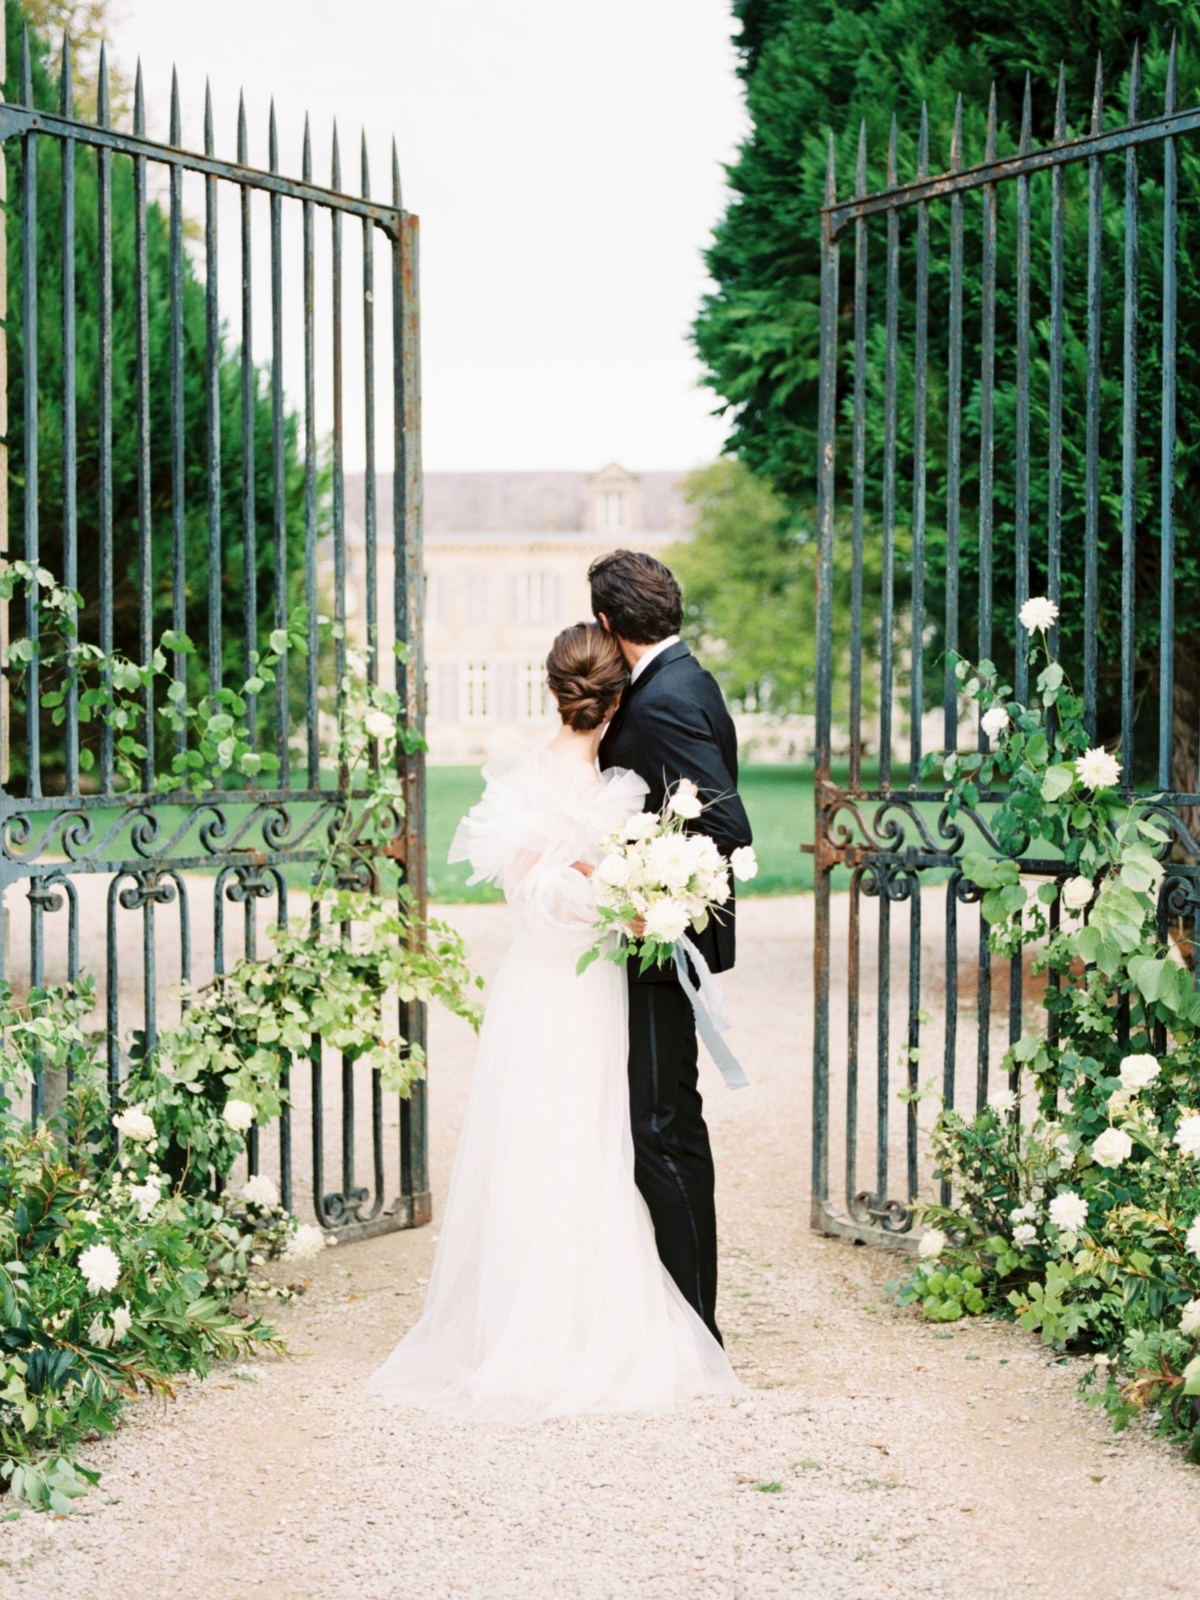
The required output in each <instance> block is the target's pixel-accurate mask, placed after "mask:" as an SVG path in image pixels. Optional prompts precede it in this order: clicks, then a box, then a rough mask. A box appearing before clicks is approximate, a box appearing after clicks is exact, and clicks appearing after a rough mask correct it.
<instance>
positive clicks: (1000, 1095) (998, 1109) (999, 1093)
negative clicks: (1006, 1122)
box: [988, 1089, 1017, 1117]
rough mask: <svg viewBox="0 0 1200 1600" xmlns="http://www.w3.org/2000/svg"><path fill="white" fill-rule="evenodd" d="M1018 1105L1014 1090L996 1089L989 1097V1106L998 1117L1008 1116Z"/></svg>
mask: <svg viewBox="0 0 1200 1600" xmlns="http://www.w3.org/2000/svg"><path fill="white" fill-rule="evenodd" d="M1016 1103H1017V1096H1016V1094H1015V1092H1014V1091H1013V1090H1012V1089H994V1090H993V1091H992V1093H991V1094H990V1095H988V1105H989V1106H991V1108H992V1110H993V1111H994V1112H995V1113H996V1115H997V1116H998V1117H1003V1116H1006V1115H1007V1114H1008V1112H1010V1111H1011V1110H1012V1108H1013V1107H1014V1106H1015V1105H1016Z"/></svg>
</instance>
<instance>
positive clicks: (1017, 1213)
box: [1008, 1200, 1037, 1222]
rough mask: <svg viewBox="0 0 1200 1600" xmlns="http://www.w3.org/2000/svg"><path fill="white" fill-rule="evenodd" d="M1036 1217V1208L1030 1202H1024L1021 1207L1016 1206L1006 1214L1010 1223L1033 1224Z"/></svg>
mask: <svg viewBox="0 0 1200 1600" xmlns="http://www.w3.org/2000/svg"><path fill="white" fill-rule="evenodd" d="M1036 1217H1037V1206H1035V1205H1034V1203H1033V1201H1032V1200H1028V1201H1026V1203H1025V1204H1024V1205H1023V1206H1017V1207H1016V1208H1015V1209H1014V1210H1012V1211H1010V1212H1009V1214H1008V1220H1009V1221H1010V1222H1033V1221H1034V1220H1035V1219H1036Z"/></svg>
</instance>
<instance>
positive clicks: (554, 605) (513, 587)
mask: <svg viewBox="0 0 1200 1600" xmlns="http://www.w3.org/2000/svg"><path fill="white" fill-rule="evenodd" d="M508 609H509V617H510V619H511V620H512V621H513V622H514V623H516V624H517V625H518V626H521V627H524V626H535V627H538V626H545V625H547V624H552V623H555V622H558V621H559V619H560V617H561V616H562V578H561V577H560V576H559V574H558V573H557V572H518V573H516V574H515V576H514V577H512V578H511V579H510V580H509V606H508Z"/></svg>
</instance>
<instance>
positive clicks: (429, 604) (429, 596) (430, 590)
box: [425, 572, 450, 627]
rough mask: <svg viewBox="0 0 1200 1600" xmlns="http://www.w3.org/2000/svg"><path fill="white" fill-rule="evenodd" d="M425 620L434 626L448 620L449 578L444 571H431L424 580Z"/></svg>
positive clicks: (442, 624)
mask: <svg viewBox="0 0 1200 1600" xmlns="http://www.w3.org/2000/svg"><path fill="white" fill-rule="evenodd" d="M425 620H426V621H427V622H429V623H432V624H433V625H434V626H436V627H444V626H445V624H446V623H447V622H449V620H450V578H449V575H448V574H447V573H445V572H431V573H430V574H429V577H428V579H427V580H426V585H425Z"/></svg>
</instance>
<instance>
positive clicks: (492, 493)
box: [346, 472, 691, 542]
mask: <svg viewBox="0 0 1200 1600" xmlns="http://www.w3.org/2000/svg"><path fill="white" fill-rule="evenodd" d="M596 476H597V474H596V473H594V472H427V473H426V474H425V535H426V537H427V538H432V539H437V538H440V537H446V536H451V537H453V536H454V535H463V534H473V535H482V536H484V537H489V536H497V535H499V536H503V535H510V536H512V535H526V536H528V535H544V534H548V533H550V534H556V533H557V534H563V533H567V534H569V533H587V532H595V531H597V530H595V529H593V528H591V527H590V525H589V521H588V505H589V496H588V489H589V485H590V483H591V482H592V480H593V479H594V478H595V477H596ZM685 476H686V474H685V473H683V472H638V473H630V474H628V478H629V479H630V480H631V486H632V487H634V488H636V489H637V490H638V491H639V496H640V499H641V505H642V511H643V515H642V517H641V518H640V524H641V525H640V527H630V528H628V529H625V530H623V532H624V533H625V534H626V535H632V534H635V533H638V532H643V533H668V532H670V533H682V532H684V531H685V530H686V529H687V528H688V526H689V525H690V522H691V508H690V507H689V506H688V504H687V502H686V501H685V500H684V498H683V493H682V490H681V487H680V486H681V484H682V482H683V479H684V477H685ZM605 477H606V478H607V473H606V474H605ZM364 496H365V479H364V476H363V474H362V473H348V474H347V476H346V519H347V523H348V524H350V525H351V526H357V527H358V528H361V527H362V525H363V520H364V516H365V500H364ZM376 503H377V508H378V512H377V514H378V518H379V535H380V540H381V542H383V541H386V540H387V539H388V537H389V535H390V533H391V527H392V477H391V474H390V473H378V474H377V475H376Z"/></svg>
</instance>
